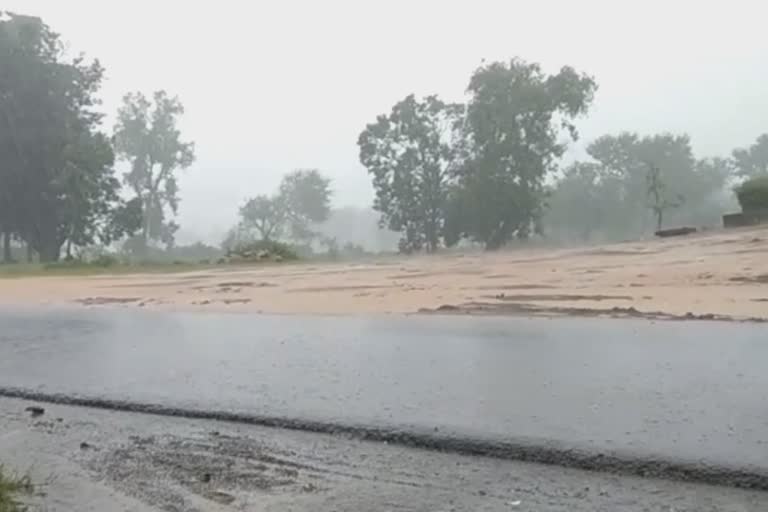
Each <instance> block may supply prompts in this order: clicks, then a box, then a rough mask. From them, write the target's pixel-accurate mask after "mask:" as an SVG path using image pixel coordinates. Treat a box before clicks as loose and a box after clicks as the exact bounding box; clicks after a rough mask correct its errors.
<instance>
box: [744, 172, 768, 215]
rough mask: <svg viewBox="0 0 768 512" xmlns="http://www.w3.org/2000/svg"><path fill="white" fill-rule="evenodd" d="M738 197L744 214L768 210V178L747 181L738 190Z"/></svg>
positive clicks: (762, 177) (761, 177)
mask: <svg viewBox="0 0 768 512" xmlns="http://www.w3.org/2000/svg"><path fill="white" fill-rule="evenodd" d="M736 197H737V198H738V200H739V204H740V205H741V210H742V211H744V212H754V211H759V210H768V176H760V177H758V178H752V179H750V180H747V181H745V182H744V183H742V184H741V185H740V186H739V187H737V188H736Z"/></svg>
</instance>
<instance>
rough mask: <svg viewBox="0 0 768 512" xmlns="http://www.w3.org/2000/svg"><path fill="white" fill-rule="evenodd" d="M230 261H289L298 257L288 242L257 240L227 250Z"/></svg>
mask: <svg viewBox="0 0 768 512" xmlns="http://www.w3.org/2000/svg"><path fill="white" fill-rule="evenodd" d="M227 256H228V257H229V259H230V261H242V262H253V261H291V260H297V259H299V256H298V254H297V253H296V251H295V250H294V248H293V247H291V246H290V245H288V244H284V243H282V242H275V241H272V240H258V241H256V242H249V243H245V244H240V245H238V246H236V247H234V248H232V249H230V250H229V251H228V252H227Z"/></svg>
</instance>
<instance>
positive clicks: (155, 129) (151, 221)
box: [114, 91, 195, 251]
mask: <svg viewBox="0 0 768 512" xmlns="http://www.w3.org/2000/svg"><path fill="white" fill-rule="evenodd" d="M183 114H184V106H183V105H182V103H181V101H179V99H178V98H176V97H173V96H169V95H168V94H167V93H166V92H165V91H157V92H155V94H154V95H153V98H152V99H151V100H150V99H149V98H147V97H146V96H145V95H144V94H142V93H131V94H128V95H126V96H125V97H124V98H123V105H122V107H121V108H120V110H119V111H118V120H117V124H116V125H115V130H114V143H115V150H116V152H117V155H118V157H119V158H121V159H122V160H125V161H127V162H128V163H129V164H130V166H131V167H130V170H129V171H128V172H126V173H125V175H124V179H125V183H126V184H127V185H129V186H130V188H131V190H132V191H133V192H134V194H135V197H136V198H138V199H139V200H140V201H141V205H142V215H143V222H142V229H141V232H140V234H139V243H138V246H139V250H140V251H146V249H147V246H148V245H149V243H150V242H152V241H156V242H161V243H163V244H165V245H172V244H173V239H174V233H175V231H176V230H177V229H178V225H176V224H175V223H174V222H173V221H172V220H170V219H169V216H170V215H175V214H176V213H177V210H178V206H179V197H178V181H177V179H178V176H177V174H178V171H179V170H181V169H186V168H187V167H189V166H190V165H192V163H193V162H194V159H195V151H194V143H192V142H185V141H183V140H182V137H181V132H180V131H179V128H178V121H179V118H180V117H181V116H182V115H183Z"/></svg>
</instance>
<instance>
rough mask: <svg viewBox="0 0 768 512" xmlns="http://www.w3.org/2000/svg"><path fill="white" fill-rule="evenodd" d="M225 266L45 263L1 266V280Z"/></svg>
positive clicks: (196, 264) (171, 270)
mask: <svg viewBox="0 0 768 512" xmlns="http://www.w3.org/2000/svg"><path fill="white" fill-rule="evenodd" d="M220 267H223V265H203V264H200V263H175V264H174V263H144V264H131V265H128V264H115V265H109V266H100V265H89V264H69V263H58V264H43V263H14V264H11V265H3V264H0V279H3V278H14V277H43V276H89V275H112V274H149V273H151V274H164V273H176V272H190V271H193V270H204V269H211V268H220Z"/></svg>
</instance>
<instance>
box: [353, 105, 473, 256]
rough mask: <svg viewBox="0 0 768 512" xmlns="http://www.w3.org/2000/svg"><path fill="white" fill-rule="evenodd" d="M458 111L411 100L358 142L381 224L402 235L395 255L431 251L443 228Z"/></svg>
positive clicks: (456, 107) (378, 121)
mask: <svg viewBox="0 0 768 512" xmlns="http://www.w3.org/2000/svg"><path fill="white" fill-rule="evenodd" d="M462 114H463V106H461V105H456V104H446V103H444V102H442V101H441V100H440V99H438V98H437V96H428V97H426V98H424V99H423V100H421V101H419V100H417V99H416V97H415V96H414V95H410V96H407V97H406V98H405V99H403V100H402V101H400V102H399V103H397V104H396V105H395V106H394V107H393V108H392V111H391V112H390V114H389V115H386V116H385V115H382V116H379V117H377V119H376V122H374V123H372V124H369V125H368V126H367V127H366V129H365V130H364V131H363V132H362V133H361V134H360V137H359V138H358V147H359V148H360V162H361V163H362V164H363V165H364V166H365V167H366V168H367V169H368V172H369V174H371V176H372V179H373V186H374V189H375V191H376V199H375V202H374V209H376V210H377V211H379V212H381V214H382V223H383V224H385V225H386V226H387V227H389V229H392V230H394V231H399V232H402V233H403V239H402V240H401V243H400V247H401V250H403V251H405V252H411V251H417V250H420V249H421V248H422V247H425V246H426V248H427V250H428V251H434V250H436V249H437V247H438V245H439V243H440V238H441V237H442V231H443V228H444V224H445V208H446V200H447V194H448V187H449V185H450V180H451V172H452V168H453V166H454V165H455V164H456V160H457V158H456V157H457V149H458V147H459V145H458V143H457V141H458V139H459V133H460V131H459V129H460V120H461V116H462Z"/></svg>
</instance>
